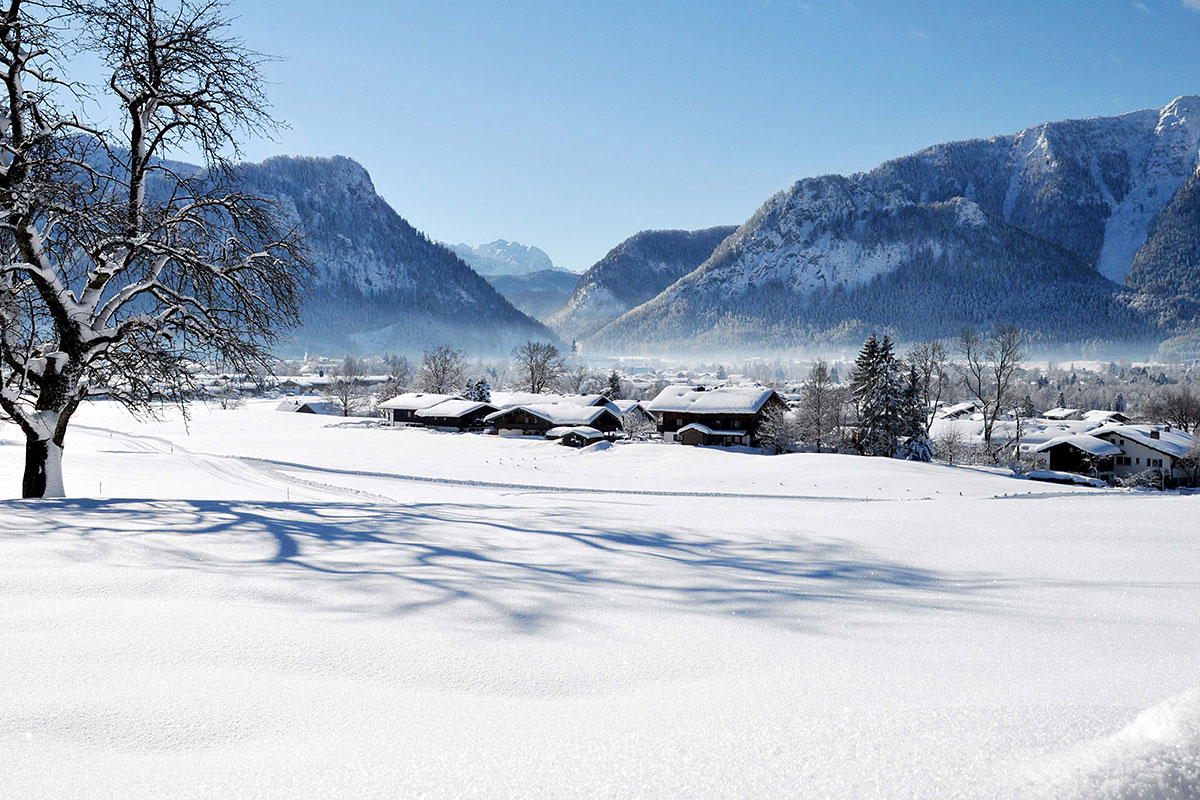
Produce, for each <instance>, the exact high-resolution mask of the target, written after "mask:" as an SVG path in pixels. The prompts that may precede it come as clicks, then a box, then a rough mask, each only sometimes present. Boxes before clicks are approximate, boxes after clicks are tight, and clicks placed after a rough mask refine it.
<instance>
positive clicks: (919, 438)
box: [900, 364, 933, 461]
mask: <svg viewBox="0 0 1200 800" xmlns="http://www.w3.org/2000/svg"><path fill="white" fill-rule="evenodd" d="M924 398H925V390H924V386H923V382H922V380H921V373H920V372H919V371H918V369H917V365H916V364H910V365H909V367H908V376H907V378H906V380H905V384H904V394H903V401H902V403H901V406H900V412H901V414H900V437H901V438H902V439H903V441H904V445H903V447H902V448H901V451H900V454H901V455H902V456H903V457H904V458H906V459H908V460H909V461H933V442H931V441H930V440H929V430H928V429H927V428H926V425H927V417H926V415H925V407H926V406H925V399H924Z"/></svg>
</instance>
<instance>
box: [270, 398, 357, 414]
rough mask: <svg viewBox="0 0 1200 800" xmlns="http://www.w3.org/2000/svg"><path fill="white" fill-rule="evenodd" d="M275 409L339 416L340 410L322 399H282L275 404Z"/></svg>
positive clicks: (295, 412)
mask: <svg viewBox="0 0 1200 800" xmlns="http://www.w3.org/2000/svg"><path fill="white" fill-rule="evenodd" d="M275 410H276V411H290V412H292V413H294V414H326V415H329V416H341V415H342V412H341V411H340V410H339V409H338V408H337V406H335V405H334V404H333V403H329V402H326V401H324V400H299V399H297V400H284V401H283V402H281V403H280V404H279V405H277V406H275Z"/></svg>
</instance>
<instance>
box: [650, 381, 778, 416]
mask: <svg viewBox="0 0 1200 800" xmlns="http://www.w3.org/2000/svg"><path fill="white" fill-rule="evenodd" d="M773 394H775V390H774V389H763V388H761V387H757V386H748V387H740V386H739V387H729V388H722V389H704V388H702V387H697V386H682V385H675V386H667V387H666V388H664V389H663V390H662V391H661V392H659V393H658V396H657V397H655V398H654V399H653V400H651V401H650V402H649V403H646V404H644V405H645V408H646V410H647V411H657V412H660V413H661V412H663V411H671V412H677V413H693V414H756V413H758V410H759V409H761V408H762V407H763V404H764V403H766V402H767V400H769V399H770V398H771V395H773Z"/></svg>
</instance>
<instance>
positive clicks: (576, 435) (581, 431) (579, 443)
mask: <svg viewBox="0 0 1200 800" xmlns="http://www.w3.org/2000/svg"><path fill="white" fill-rule="evenodd" d="M546 436H547V438H550V439H558V443H559V444H561V445H563V446H564V447H587V446H588V445H590V444H595V443H596V442H603V441H605V440H607V439H608V437H607V436H605V435H604V432H603V431H598V430H596V429H595V428H593V427H591V426H590V425H574V426H571V427H559V428H551V429H550V430H549V431H547V432H546Z"/></svg>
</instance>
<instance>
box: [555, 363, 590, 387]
mask: <svg viewBox="0 0 1200 800" xmlns="http://www.w3.org/2000/svg"><path fill="white" fill-rule="evenodd" d="M592 383H594V380H593V378H592V373H591V372H590V371H588V368H587V367H585V366H584V365H583V364H577V365H576V366H574V367H572V368H570V369H568V370H567V371H566V372H564V373H563V376H562V387H563V391H565V392H567V393H568V394H582V393H583V390H584V388H585V387H587V386H589V385H591V384H592Z"/></svg>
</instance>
